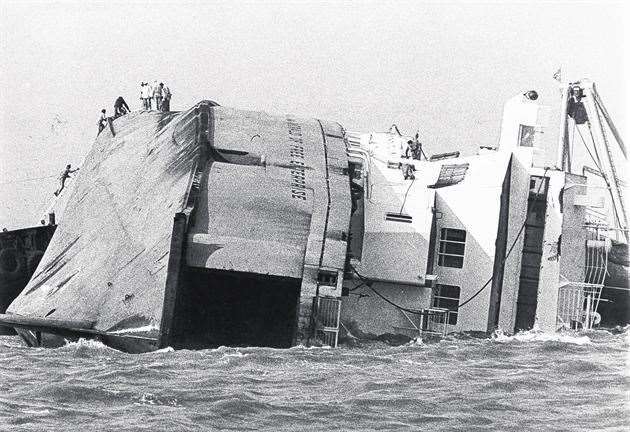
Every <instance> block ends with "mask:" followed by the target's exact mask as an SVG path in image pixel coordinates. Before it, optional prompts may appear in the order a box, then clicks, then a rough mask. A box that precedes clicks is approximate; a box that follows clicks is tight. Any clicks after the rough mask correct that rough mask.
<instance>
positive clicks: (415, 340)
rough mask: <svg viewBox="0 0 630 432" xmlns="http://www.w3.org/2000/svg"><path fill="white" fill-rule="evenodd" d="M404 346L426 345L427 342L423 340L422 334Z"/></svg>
mask: <svg viewBox="0 0 630 432" xmlns="http://www.w3.org/2000/svg"><path fill="white" fill-rule="evenodd" d="M403 346H408V347H418V346H426V344H425V343H424V341H423V340H422V338H421V337H420V336H416V337H415V338H413V339H411V340H410V341H409V342H407V343H406V344H404V345H403Z"/></svg>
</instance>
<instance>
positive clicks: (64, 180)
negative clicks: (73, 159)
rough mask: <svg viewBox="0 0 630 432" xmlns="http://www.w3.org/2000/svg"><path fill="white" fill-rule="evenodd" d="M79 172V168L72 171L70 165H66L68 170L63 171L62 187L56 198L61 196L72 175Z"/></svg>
mask: <svg viewBox="0 0 630 432" xmlns="http://www.w3.org/2000/svg"><path fill="white" fill-rule="evenodd" d="M77 171H79V168H77V169H72V167H71V165H70V164H68V165H66V169H65V170H63V171H62V172H61V175H60V176H59V182H60V183H61V185H60V186H59V189H57V190H56V191H55V196H59V194H60V193H61V191H62V190H63V188H64V187H65V186H66V179H69V178H70V174H72V173H74V172H77Z"/></svg>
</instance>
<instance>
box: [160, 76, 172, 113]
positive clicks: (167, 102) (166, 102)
mask: <svg viewBox="0 0 630 432" xmlns="http://www.w3.org/2000/svg"><path fill="white" fill-rule="evenodd" d="M160 87H161V88H162V97H163V98H164V99H163V100H162V111H164V112H168V111H170V110H171V89H169V88H168V87H167V86H165V85H164V83H160Z"/></svg>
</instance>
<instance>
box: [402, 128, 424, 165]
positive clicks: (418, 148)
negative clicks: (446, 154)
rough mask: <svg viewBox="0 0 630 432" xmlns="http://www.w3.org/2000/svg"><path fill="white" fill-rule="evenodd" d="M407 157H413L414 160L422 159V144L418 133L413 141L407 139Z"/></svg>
mask: <svg viewBox="0 0 630 432" xmlns="http://www.w3.org/2000/svg"><path fill="white" fill-rule="evenodd" d="M405 157H406V158H412V159H414V160H422V144H421V143H420V141H418V135H417V134H416V138H415V139H414V140H413V141H412V140H409V141H407V148H406V149H405Z"/></svg>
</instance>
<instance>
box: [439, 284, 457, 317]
mask: <svg viewBox="0 0 630 432" xmlns="http://www.w3.org/2000/svg"><path fill="white" fill-rule="evenodd" d="M459 291H460V289H459V287H458V286H455V285H442V284H437V285H436V286H435V290H434V292H433V307H438V308H443V309H448V310H449V312H448V318H447V320H446V323H447V324H450V325H455V324H457V310H458V308H459Z"/></svg>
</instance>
